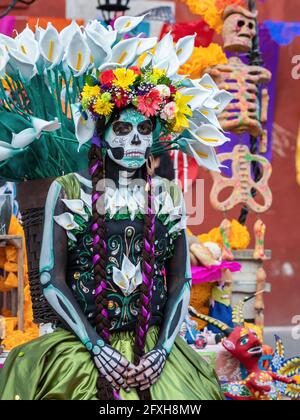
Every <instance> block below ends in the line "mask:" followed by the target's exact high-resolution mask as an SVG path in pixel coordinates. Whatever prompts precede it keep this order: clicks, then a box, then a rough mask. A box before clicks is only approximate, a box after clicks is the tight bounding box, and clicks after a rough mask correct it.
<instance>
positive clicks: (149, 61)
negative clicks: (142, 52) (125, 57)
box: [141, 52, 153, 68]
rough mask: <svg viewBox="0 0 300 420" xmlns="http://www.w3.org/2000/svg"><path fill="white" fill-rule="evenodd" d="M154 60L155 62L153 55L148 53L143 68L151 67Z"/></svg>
mask: <svg viewBox="0 0 300 420" xmlns="http://www.w3.org/2000/svg"><path fill="white" fill-rule="evenodd" d="M152 60H153V54H151V53H150V52H148V53H147V54H146V57H145V58H144V60H143V62H142V64H141V68H145V67H147V66H149V64H151V62H152Z"/></svg>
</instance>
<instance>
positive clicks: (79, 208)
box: [62, 199, 88, 220]
mask: <svg viewBox="0 0 300 420" xmlns="http://www.w3.org/2000/svg"><path fill="white" fill-rule="evenodd" d="M62 202H63V203H64V204H65V206H66V207H67V208H68V209H69V210H71V212H72V213H75V214H79V216H82V217H83V219H85V220H87V218H88V215H87V213H86V211H85V208H84V202H83V201H82V200H79V199H74V200H67V199H62Z"/></svg>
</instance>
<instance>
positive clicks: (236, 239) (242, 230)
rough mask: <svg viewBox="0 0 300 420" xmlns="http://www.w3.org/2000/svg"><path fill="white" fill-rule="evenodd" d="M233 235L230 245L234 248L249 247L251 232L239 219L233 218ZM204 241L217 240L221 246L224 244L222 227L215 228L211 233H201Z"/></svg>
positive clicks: (201, 238) (200, 237)
mask: <svg viewBox="0 0 300 420" xmlns="http://www.w3.org/2000/svg"><path fill="white" fill-rule="evenodd" d="M231 223H232V229H231V235H230V238H229V243H230V247H231V249H233V250H237V249H239V250H241V249H247V248H248V247H249V245H250V234H249V231H248V229H247V227H246V226H243V225H241V224H240V223H239V222H238V221H237V220H235V219H233V220H232V222H231ZM199 239H200V241H201V242H202V243H205V242H215V243H217V244H218V245H219V246H220V247H222V245H223V241H222V235H221V232H220V228H218V227H217V228H214V229H212V230H211V231H210V232H209V233H206V234H202V235H199Z"/></svg>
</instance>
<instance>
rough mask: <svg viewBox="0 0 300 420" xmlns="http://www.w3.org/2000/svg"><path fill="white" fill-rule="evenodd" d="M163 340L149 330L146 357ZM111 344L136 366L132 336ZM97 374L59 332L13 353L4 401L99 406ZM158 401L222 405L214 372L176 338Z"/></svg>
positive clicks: (2, 389)
mask: <svg viewBox="0 0 300 420" xmlns="http://www.w3.org/2000/svg"><path fill="white" fill-rule="evenodd" d="M157 338H158V329H157V328H156V327H152V328H151V329H150V330H149V333H148V336H147V342H146V347H145V349H146V351H147V352H148V351H150V350H151V349H152V348H153V347H154V345H155V343H156V342H157ZM111 343H112V345H113V347H114V348H116V349H117V350H118V351H119V352H120V353H122V354H123V355H124V356H125V357H126V358H127V359H128V360H129V361H132V360H133V352H132V348H133V343H134V338H133V334H132V333H129V332H122V333H115V334H113V335H112V336H111ZM97 377H98V371H97V369H96V368H95V366H94V363H93V361H92V359H91V357H90V354H89V353H88V351H87V350H86V349H85V347H84V346H83V345H82V344H81V343H80V342H79V341H78V339H77V338H76V337H75V336H74V335H73V334H71V333H69V332H67V331H65V330H63V329H58V330H56V331H55V332H54V333H51V334H48V335H45V336H43V337H40V338H38V339H36V340H33V341H31V342H29V343H27V344H25V345H22V346H19V347H16V348H15V349H14V350H12V351H11V353H10V355H9V357H8V359H7V361H6V363H5V365H4V368H3V369H1V370H0V400H19V399H21V400H95V399H96V380H97ZM121 397H122V399H124V400H136V399H138V395H137V393H136V391H135V390H134V389H133V390H132V391H131V392H129V393H126V392H125V391H123V390H122V391H121ZM151 397H152V399H153V400H221V399H223V394H222V392H221V390H220V385H219V382H218V379H217V377H216V374H215V372H214V370H213V369H212V368H211V367H210V366H209V365H208V363H206V362H205V361H204V360H203V359H202V358H201V357H200V356H199V355H198V354H197V353H196V352H195V351H194V350H192V349H191V348H190V347H189V346H188V345H187V344H186V343H185V342H184V341H183V340H182V339H181V338H179V337H178V338H177V339H176V342H175V344H174V347H173V349H172V353H171V354H170V356H169V358H168V360H167V362H166V365H165V367H164V370H163V372H162V374H161V377H160V379H159V380H158V381H157V382H156V383H155V384H154V385H153V386H152V387H151Z"/></svg>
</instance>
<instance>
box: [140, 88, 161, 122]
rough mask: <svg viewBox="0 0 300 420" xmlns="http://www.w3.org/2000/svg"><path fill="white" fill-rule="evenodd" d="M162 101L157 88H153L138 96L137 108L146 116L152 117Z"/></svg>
mask: <svg viewBox="0 0 300 420" xmlns="http://www.w3.org/2000/svg"><path fill="white" fill-rule="evenodd" d="M161 103H162V99H161V96H160V94H159V92H158V90H156V89H153V90H151V91H150V92H149V93H147V94H146V95H143V96H139V97H138V110H139V111H140V113H141V114H143V115H145V116H146V117H148V118H149V117H153V116H155V115H156V114H157V111H159V109H160V106H161Z"/></svg>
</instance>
